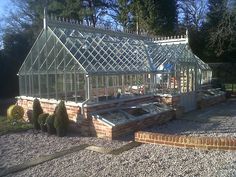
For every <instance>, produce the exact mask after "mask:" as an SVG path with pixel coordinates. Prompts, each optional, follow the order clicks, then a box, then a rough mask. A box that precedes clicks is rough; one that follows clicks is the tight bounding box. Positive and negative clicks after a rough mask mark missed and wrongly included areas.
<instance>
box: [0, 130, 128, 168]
mask: <svg viewBox="0 0 236 177" xmlns="http://www.w3.org/2000/svg"><path fill="white" fill-rule="evenodd" d="M127 143H128V142H127V141H109V140H104V139H100V138H95V137H79V136H69V137H62V138H59V137H57V136H55V135H51V136H49V135H47V134H46V133H39V132H37V133H35V132H33V130H29V131H27V132H24V133H14V134H7V135H2V136H0V168H6V167H9V166H12V165H17V164H19V163H22V162H23V161H26V160H31V159H32V158H35V157H39V156H40V155H47V154H53V153H54V152H55V151H60V150H62V149H68V148H70V147H72V146H78V145H81V144H90V145H96V146H102V147H109V148H119V147H121V146H123V145H125V144H127Z"/></svg>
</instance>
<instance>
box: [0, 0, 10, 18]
mask: <svg viewBox="0 0 236 177" xmlns="http://www.w3.org/2000/svg"><path fill="white" fill-rule="evenodd" d="M12 6H13V5H12V2H11V0H0V14H1V15H2V14H4V13H6V12H8V11H9V9H10V8H11V7H12Z"/></svg>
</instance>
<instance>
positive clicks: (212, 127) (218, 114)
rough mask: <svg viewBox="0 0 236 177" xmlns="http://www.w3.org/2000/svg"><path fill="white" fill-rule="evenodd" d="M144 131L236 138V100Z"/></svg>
mask: <svg viewBox="0 0 236 177" xmlns="http://www.w3.org/2000/svg"><path fill="white" fill-rule="evenodd" d="M145 130H146V131H151V132H158V133H168V134H182V135H191V136H215V137H227V136H231V137H236V100H228V101H227V102H225V103H222V104H219V105H216V106H214V107H210V108H207V109H204V110H200V111H199V110H198V111H194V112H191V113H188V114H186V115H185V116H184V117H182V118H181V120H173V121H171V122H168V123H166V124H164V125H160V126H153V127H151V128H148V129H145Z"/></svg>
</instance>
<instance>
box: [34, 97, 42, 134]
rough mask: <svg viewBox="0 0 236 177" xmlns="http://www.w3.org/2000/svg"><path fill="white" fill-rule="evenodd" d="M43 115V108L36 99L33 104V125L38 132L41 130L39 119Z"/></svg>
mask: <svg viewBox="0 0 236 177" xmlns="http://www.w3.org/2000/svg"><path fill="white" fill-rule="evenodd" d="M42 113H43V109H42V107H41V104H40V102H39V100H38V99H37V98H36V99H34V102H33V125H34V128H35V129H36V130H39V129H40V125H39V123H38V117H39V115H40V114H42Z"/></svg>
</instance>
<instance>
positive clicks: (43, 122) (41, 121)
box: [38, 113, 49, 132]
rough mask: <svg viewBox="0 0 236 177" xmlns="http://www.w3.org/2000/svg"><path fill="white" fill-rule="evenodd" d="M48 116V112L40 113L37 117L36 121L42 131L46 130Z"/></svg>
mask: <svg viewBox="0 0 236 177" xmlns="http://www.w3.org/2000/svg"><path fill="white" fill-rule="evenodd" d="M48 116H49V114H48V113H42V114H40V115H39V118H38V123H39V126H40V129H41V130H42V131H43V132H46V131H47V126H46V119H47V117H48Z"/></svg>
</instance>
